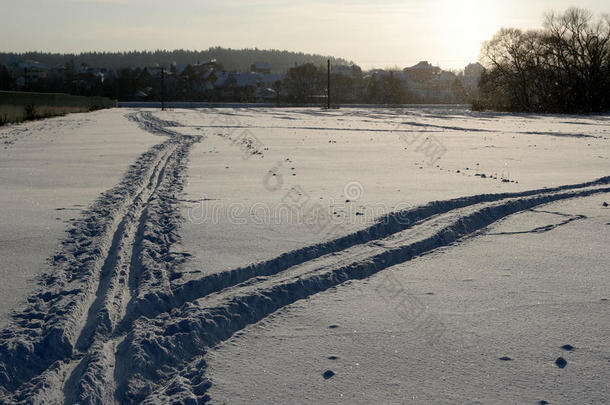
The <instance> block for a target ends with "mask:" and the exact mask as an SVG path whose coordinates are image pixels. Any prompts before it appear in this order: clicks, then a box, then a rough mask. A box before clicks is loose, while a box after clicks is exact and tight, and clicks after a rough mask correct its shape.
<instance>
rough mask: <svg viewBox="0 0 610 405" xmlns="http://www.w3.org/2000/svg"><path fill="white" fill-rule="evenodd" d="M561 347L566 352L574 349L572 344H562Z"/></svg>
mask: <svg viewBox="0 0 610 405" xmlns="http://www.w3.org/2000/svg"><path fill="white" fill-rule="evenodd" d="M561 348H562V349H563V350H566V351H568V352H571V351H572V350H574V346H572V345H563V346H561Z"/></svg>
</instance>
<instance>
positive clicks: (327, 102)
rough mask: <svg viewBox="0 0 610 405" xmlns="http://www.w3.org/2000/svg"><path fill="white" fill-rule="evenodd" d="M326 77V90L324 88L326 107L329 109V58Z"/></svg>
mask: <svg viewBox="0 0 610 405" xmlns="http://www.w3.org/2000/svg"><path fill="white" fill-rule="evenodd" d="M327 70H328V72H327V74H328V77H327V90H326V108H327V109H329V110H330V59H329V60H328V69H327Z"/></svg>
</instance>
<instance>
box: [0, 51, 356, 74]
mask: <svg viewBox="0 0 610 405" xmlns="http://www.w3.org/2000/svg"><path fill="white" fill-rule="evenodd" d="M12 57H14V58H17V59H21V60H35V61H38V62H41V63H43V64H45V65H47V66H55V65H64V64H66V63H68V62H71V61H73V62H74V65H76V66H80V65H82V64H86V65H88V66H95V67H99V68H107V69H120V68H124V67H130V66H154V65H157V64H159V65H164V66H169V65H170V64H171V63H173V62H176V63H185V64H188V63H197V62H198V61H204V60H209V59H216V60H217V61H218V62H219V63H220V64H222V66H223V67H224V68H225V69H226V70H229V71H248V70H249V68H250V65H251V64H252V63H254V62H258V61H263V62H267V63H268V64H269V65H270V66H271V70H272V71H273V72H285V71H286V70H288V69H289V68H291V67H293V66H294V65H295V64H302V63H306V62H313V63H314V64H316V65H322V64H326V60H327V59H328V58H330V59H331V61H332V62H333V64H348V63H349V62H348V61H347V60H345V59H342V58H335V57H328V56H322V55H317V54H308V53H303V52H291V51H282V50H277V49H270V50H263V49H257V48H254V49H231V48H222V47H212V48H209V49H207V50H202V51H194V50H185V49H176V50H172V51H168V50H156V51H130V52H84V53H80V54H70V53H68V54H61V53H46V52H25V53H6V52H3V53H0V64H8V62H9V60H10V59H11V58H12Z"/></svg>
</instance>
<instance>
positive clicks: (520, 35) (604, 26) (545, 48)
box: [473, 8, 610, 113]
mask: <svg viewBox="0 0 610 405" xmlns="http://www.w3.org/2000/svg"><path fill="white" fill-rule="evenodd" d="M481 59H482V61H483V62H484V65H486V68H487V69H486V71H485V72H484V73H483V75H482V76H481V79H480V81H479V98H478V99H477V100H476V101H475V103H474V104H473V107H474V108H475V109H492V110H503V111H522V112H555V113H590V112H602V111H608V110H610V17H609V16H608V15H605V16H602V17H600V18H595V17H594V16H593V14H592V13H591V12H589V11H587V10H584V9H580V8H570V9H568V10H567V11H565V12H563V13H555V12H551V13H548V14H547V15H546V17H545V19H544V25H543V28H542V29H539V30H529V31H523V30H520V29H515V28H503V29H501V30H500V31H499V32H497V33H496V34H495V35H494V37H493V38H492V39H491V40H490V41H487V42H485V43H484V44H483V47H482V51H481Z"/></svg>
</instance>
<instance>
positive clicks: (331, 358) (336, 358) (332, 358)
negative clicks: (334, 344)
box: [328, 356, 339, 360]
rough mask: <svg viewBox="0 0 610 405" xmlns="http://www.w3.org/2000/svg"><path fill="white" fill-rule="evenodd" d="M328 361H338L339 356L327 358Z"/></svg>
mask: <svg viewBox="0 0 610 405" xmlns="http://www.w3.org/2000/svg"><path fill="white" fill-rule="evenodd" d="M328 360H339V356H328Z"/></svg>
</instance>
